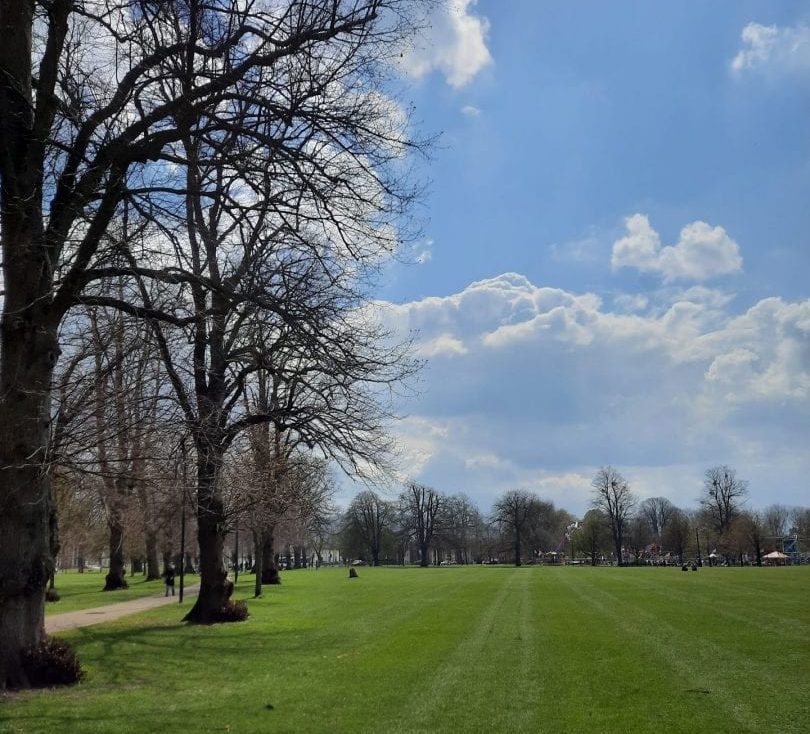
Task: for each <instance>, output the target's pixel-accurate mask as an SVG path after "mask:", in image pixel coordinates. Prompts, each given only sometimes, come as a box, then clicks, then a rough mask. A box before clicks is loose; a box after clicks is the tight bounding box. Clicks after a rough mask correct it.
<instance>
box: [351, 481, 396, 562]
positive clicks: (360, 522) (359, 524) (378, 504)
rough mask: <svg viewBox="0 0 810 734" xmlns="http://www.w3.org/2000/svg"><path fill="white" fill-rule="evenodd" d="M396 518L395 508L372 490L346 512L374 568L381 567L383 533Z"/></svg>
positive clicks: (356, 499)
mask: <svg viewBox="0 0 810 734" xmlns="http://www.w3.org/2000/svg"><path fill="white" fill-rule="evenodd" d="M394 517H395V509H394V506H393V505H392V504H391V503H390V502H386V501H385V500H384V499H383V498H382V497H380V496H379V495H378V494H377V493H376V492H372V491H371V490H365V491H364V492H360V493H359V494H358V495H357V496H356V497H355V498H354V499H353V500H352V501H351V504H350V505H349V509H348V510H347V511H346V519H347V520H348V522H349V523H351V525H352V526H353V528H354V530H355V531H356V532H357V533H358V534H359V535H360V538H361V539H362V541H363V544H364V545H365V546H366V548H367V549H368V551H369V553H370V554H371V563H372V565H373V566H379V565H380V548H381V547H382V540H383V533H384V532H385V530H386V529H387V528H389V527H390V526H391V524H392V523H393V522H394Z"/></svg>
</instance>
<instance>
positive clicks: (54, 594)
mask: <svg viewBox="0 0 810 734" xmlns="http://www.w3.org/2000/svg"><path fill="white" fill-rule="evenodd" d="M60 598H61V597H60V596H59V592H58V591H57V590H56V589H47V590H46V591H45V601H59V599H60Z"/></svg>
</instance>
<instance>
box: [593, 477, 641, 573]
mask: <svg viewBox="0 0 810 734" xmlns="http://www.w3.org/2000/svg"><path fill="white" fill-rule="evenodd" d="M591 486H592V487H593V490H594V499H593V506H594V507H595V508H596V509H598V510H601V511H602V512H603V513H605V515H606V516H607V519H608V524H609V525H610V533H611V536H612V537H613V549H614V552H615V554H616V563H617V564H618V565H620V566H621V565H622V564H623V563H624V560H623V558H622V546H623V540H624V536H625V531H626V524H627V520H628V518H629V517H630V515H631V513H632V510H633V507H634V506H635V504H636V499H635V497H634V496H633V493H632V492H631V491H630V486H629V485H628V484H627V481H626V480H625V478H624V477H623V476H622V475H621V474H620V473H619V472H618V471H616V469H614V468H613V467H612V466H603V467H601V468H600V469H599V471H598V472H597V473H596V476H595V477H594V478H593V481H592V482H591Z"/></svg>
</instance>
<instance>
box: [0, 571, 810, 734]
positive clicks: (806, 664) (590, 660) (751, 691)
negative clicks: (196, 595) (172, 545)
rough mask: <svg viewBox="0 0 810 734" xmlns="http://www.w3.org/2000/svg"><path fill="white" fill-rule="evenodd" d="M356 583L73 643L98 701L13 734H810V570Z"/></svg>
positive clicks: (298, 575)
mask: <svg viewBox="0 0 810 734" xmlns="http://www.w3.org/2000/svg"><path fill="white" fill-rule="evenodd" d="M346 575H347V574H346V572H345V570H343V569H321V570H318V571H296V572H293V573H286V574H284V576H283V578H284V583H283V585H282V586H280V587H274V588H272V589H267V590H266V591H267V593H266V595H265V597H264V598H262V599H260V600H253V601H250V602H249V607H250V610H251V617H250V619H249V620H248V621H247V622H244V623H240V624H231V625H217V626H212V627H190V626H185V625H182V624H181V623H180V622H179V620H180V617H181V616H182V613H183V611H182V610H179V609H178V608H177V607H175V606H172V607H163V608H160V609H155V610H151V611H149V612H145V613H143V614H139V615H137V616H135V617H130V618H127V619H124V620H119V621H117V622H114V623H110V624H105V625H100V626H98V627H91V628H85V629H81V630H76V631H74V632H71V633H69V634H66V635H65V636H66V637H68V638H69V639H70V640H71V641H72V642H73V643H74V644H75V645H76V647H77V648H78V651H79V653H80V655H81V658H82V661H83V663H84V665H85V668H86V671H87V679H86V682H84V683H83V684H81V685H80V686H78V687H76V688H72V689H65V690H59V691H52V692H47V693H24V694H19V695H16V696H12V697H9V698H7V699H6V700H5V701H4V702H3V704H2V706H1V707H0V730H2V731H9V732H26V733H27V732H31V733H33V732H50V731H64V732H73V731H76V732H79V731H80V732H151V731H161V732H186V731H190V730H191V731H195V732H215V731H220V732H221V731H231V732H246V733H248V734H253V733H254V732H389V731H390V732H488V733H492V732H502V731H503V732H507V731H520V732H570V731H594V732H667V733H670V732H671V733H676V732H689V733H690V734H691V732H694V731H696V730H701V731H712V732H734V734H738V733H740V732H757V733H759V732H771V731H773V732H802V731H807V725H808V718H807V717H808V715H810V711H808V700H810V652H809V651H810V644H808V643H810V613H808V599H809V598H810V596H808V591H810V568H787V569H703V570H701V571H700V572H699V573H689V574H683V573H681V572H680V570H675V569H661V568H651V569H645V568H639V569H633V568H628V569H612V568H598V569H590V568H522V569H512V568H486V567H485V568H481V567H478V568H436V569H371V568H364V569H361V570H360V576H361V578H359V579H357V580H351V581H350V580H349V579H347V578H346ZM239 581H240V583H239V586H238V588H237V590H236V594H235V596H236V598H249V594H250V591H251V589H252V581H253V579H252V577H246V576H242V577H240V580H239ZM184 606H187V604H186V605H184Z"/></svg>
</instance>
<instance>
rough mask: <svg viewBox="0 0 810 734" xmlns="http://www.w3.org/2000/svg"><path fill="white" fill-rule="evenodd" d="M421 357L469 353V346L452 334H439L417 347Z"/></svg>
mask: <svg viewBox="0 0 810 734" xmlns="http://www.w3.org/2000/svg"><path fill="white" fill-rule="evenodd" d="M417 351H418V353H419V356H421V357H427V358H430V357H453V356H458V355H461V354H466V353H467V347H465V346H464V342H462V341H461V339H457V338H456V337H454V336H451V335H450V334H439V336H437V337H436V338H435V339H430V340H429V341H426V342H421V343H420V344H419V346H418V348H417Z"/></svg>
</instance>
